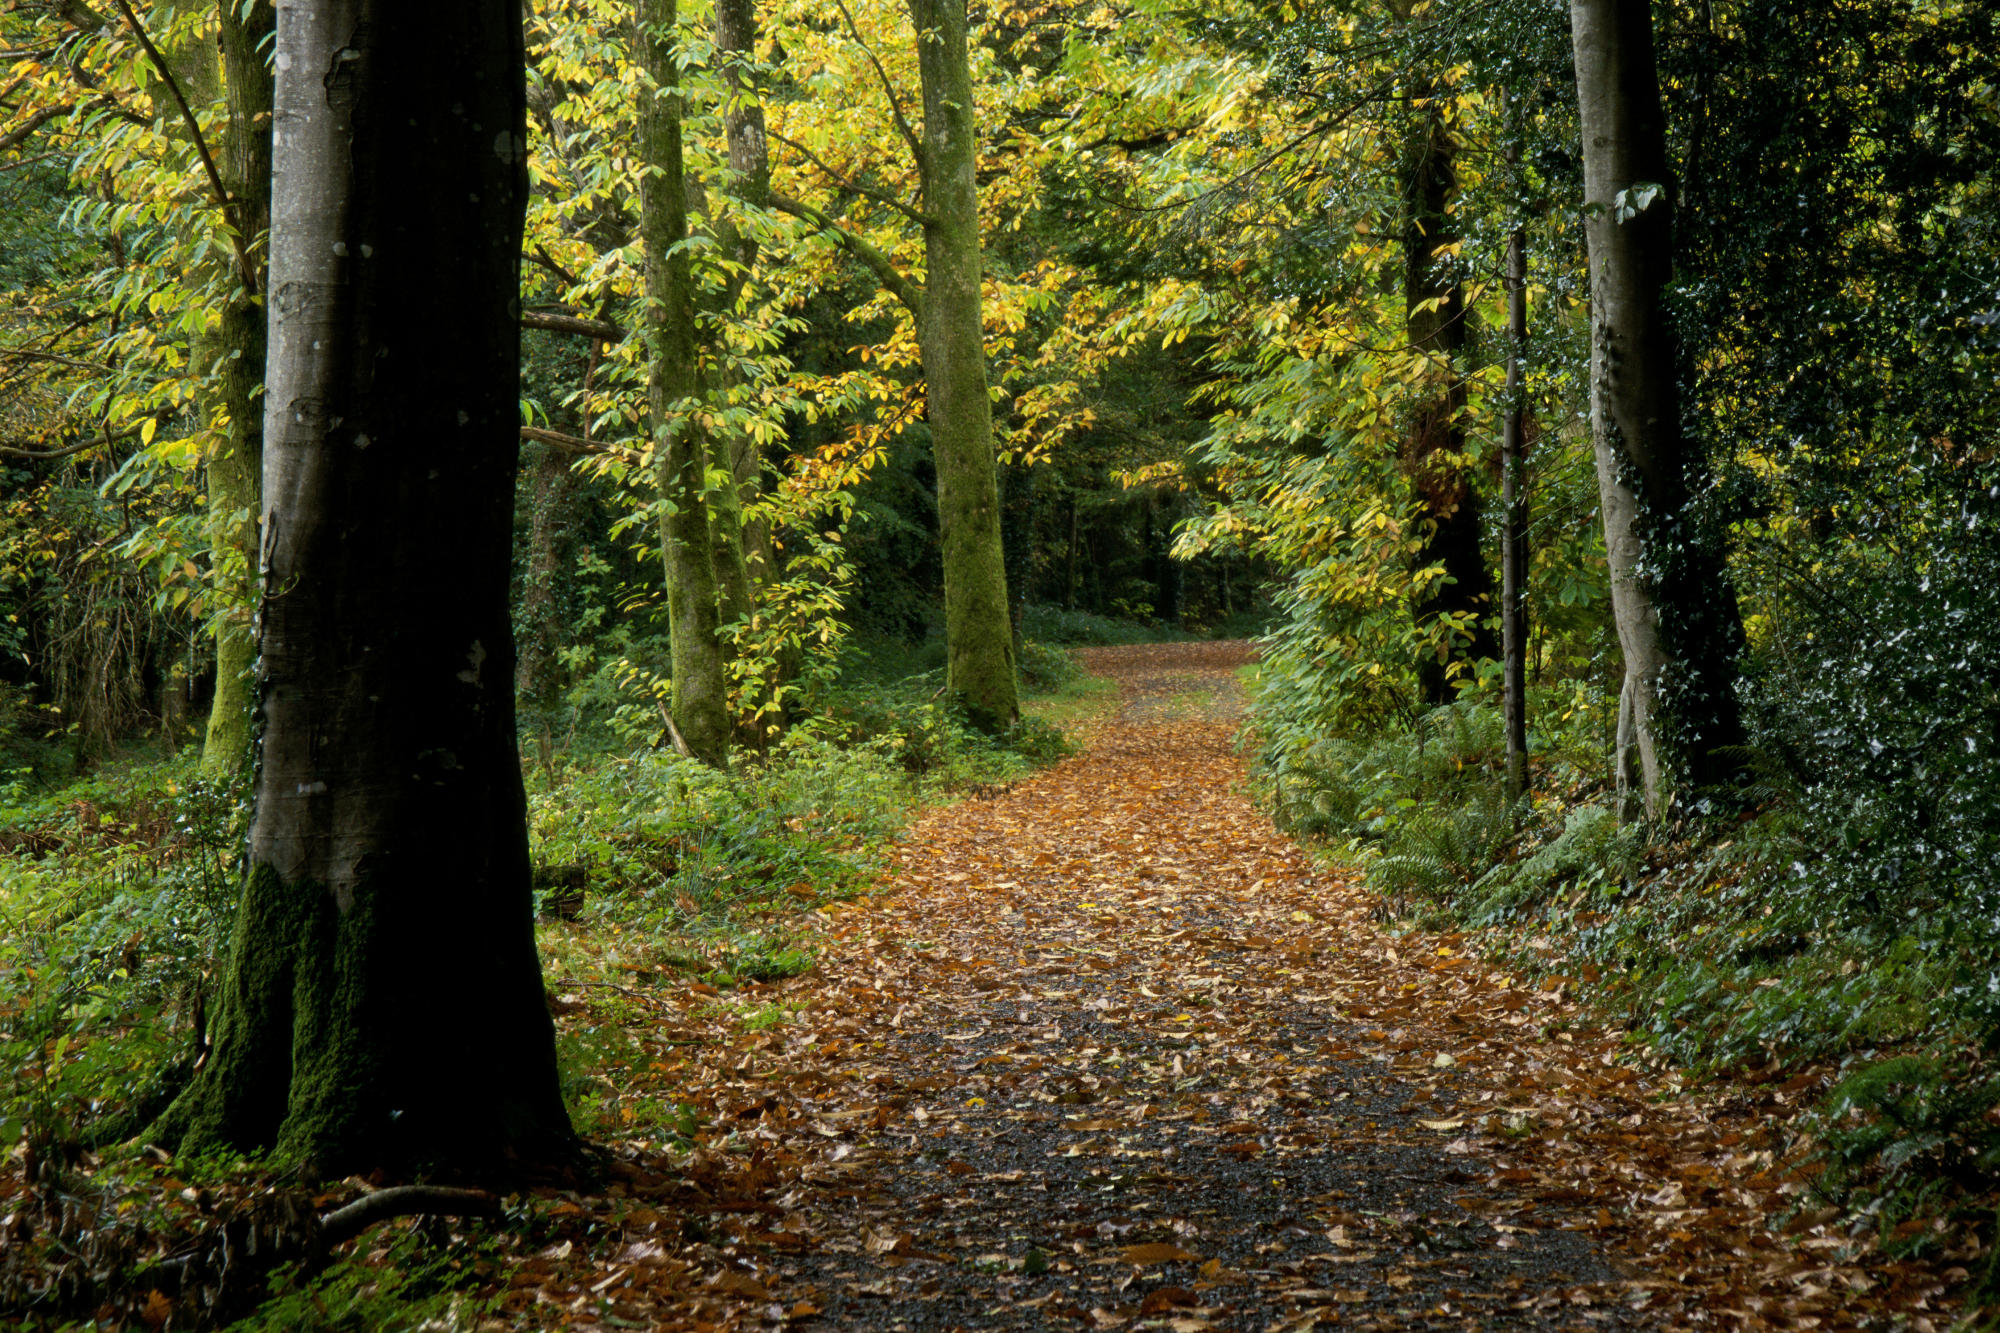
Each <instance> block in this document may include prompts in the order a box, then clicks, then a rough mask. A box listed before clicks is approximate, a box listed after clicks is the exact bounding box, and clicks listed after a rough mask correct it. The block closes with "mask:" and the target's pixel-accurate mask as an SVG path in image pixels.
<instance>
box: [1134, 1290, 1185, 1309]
mask: <svg viewBox="0 0 2000 1333" xmlns="http://www.w3.org/2000/svg"><path fill="white" fill-rule="evenodd" d="M1194 1304H1196V1300H1195V1294H1194V1293H1193V1292H1191V1291H1189V1290H1188V1289H1187V1288H1186V1287H1155V1288H1153V1290H1151V1291H1149V1292H1147V1293H1146V1299H1145V1300H1143V1301H1140V1302H1139V1313H1140V1314H1141V1315H1155V1314H1164V1313H1165V1312H1166V1311H1168V1310H1175V1309H1184V1308H1186V1307H1187V1306H1190V1305H1194Z"/></svg>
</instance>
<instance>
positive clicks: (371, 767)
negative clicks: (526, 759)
mask: <svg viewBox="0 0 2000 1333" xmlns="http://www.w3.org/2000/svg"><path fill="white" fill-rule="evenodd" d="M276 63H277V69H278V75H277V88H276V104H277V106H276V126H275V128H276V147H275V153H274V163H273V167H274V179H273V210H272V212H273V216H272V246H271V262H270V281H269V288H270V292H271V305H270V316H271V322H270V350H269V362H268V368H267V376H266V382H267V384H268V392H267V395H266V398H265V420H264V431H265V435H264V437H265V469H264V486H263V510H264V517H263V522H264V534H265V535H264V541H263V588H264V593H263V601H262V606H261V611H260V615H259V625H260V636H259V651H260V665H259V670H258V694H259V705H258V706H259V710H260V714H261V719H262V742H261V747H260V758H259V765H258V772H257V785H256V815H255V819H254V821H253V823H252V827H251V836H250V847H249V858H248V859H249V869H248V874H247V878H246V882H245V885H244V890H243V897H242V901H241V904H240V907H239V909H238V913H237V918H236V924H235V930H234V934H233V938H232V946H231V956H230V960H229V964H228V971H227V974H226V977H225V979H224V983H223V986H222V988H221V994H220V997H219V1000H218V1006H217V1012H216V1017H215V1021H214V1024H213V1044H212V1048H211V1050H210V1051H209V1054H208V1056H207V1059H206V1062H205V1064H204V1065H203V1066H202V1068H201V1071H200V1073H199V1074H198V1075H197V1077H196V1080H195V1082H194V1083H193V1084H191V1085H190V1087H189V1088H188V1090H187V1091H186V1092H185V1093H184V1094H183V1095H182V1097H181V1098H180V1100H179V1101H177V1102H176V1103H175V1105H174V1107H173V1108H172V1109H171V1110H170V1111H169V1112H168V1114H167V1116H166V1119H165V1121H164V1122H163V1124H162V1125H161V1126H160V1127H159V1130H160V1131H161V1132H163V1133H164V1134H165V1135H166V1136H168V1137H169V1138H172V1139H177V1140H178V1142H179V1145H180V1147H181V1148H182V1149H183V1150H184V1151H208V1150H217V1149H222V1148H230V1149H238V1150H251V1149H260V1148H267V1147H273V1146H275V1147H276V1148H277V1149H278V1150H279V1151H280V1152H282V1153H285V1154H288V1155H293V1156H297V1157H299V1158H302V1159H304V1160H305V1161H306V1162H307V1163H308V1164H309V1166H310V1168H311V1169H314V1170H317V1171H319V1172H322V1173H333V1174H340V1173H344V1172H347V1171H353V1170H368V1169H370V1168H372V1167H378V1166H379V1167H385V1168H388V1169H390V1170H407V1169H410V1168H412V1167H416V1166H430V1167H439V1168H445V1169H459V1170H492V1169H504V1168H507V1167H510V1166H518V1165H521V1164H523V1163H525V1162H531V1161H537V1160H544V1159H548V1158H551V1157H557V1156H563V1155H567V1154H568V1153H569V1152H570V1151H572V1149H573V1146H574V1139H573V1136H572V1131H571V1129H570V1125H569V1120H568V1117H567V1115H566V1113H565V1112H564V1110H563V1105H562V1099H561V1095H560V1092H559V1087H558V1081H557V1071H556V1060H555V1040H554V1027H553V1024H552V1023H551V1021H550V1018H549V1013H548V1007H547V1003H546V999H545V997H544V993H543V990H542V979H541V968H540V964H539V961H538V959H537V957H536V954H535V940H534V922H533V906H532V902H531V897H530V891H529V872H528V845H527V830H526V813H525V803H524V800H523V797H522V790H521V771H520V761H519V755H518V752H517V750H516V745H515V735H514V694H513V680H514V641H513V633H512V629H511V627H510V625H509V622H508V607H507V587H508V564H509V555H510V545H511V535H512V533H511V529H512V520H513V505H512V494H513V484H514V469H515V464H516V454H517V449H518V445H517V434H516V433H517V430H518V425H517V417H516V400H517V396H518V393H519V381H518V373H519V372H518V364H519V350H520V349H519V334H518V331H517V324H516V320H517V317H518V310H519V299H518V292H519V273H518V266H519V255H520V241H521V229H522V217H523V209H524V206H525V202H526V197H527V177H526V170H525V157H526V139H525V128H526V127H525V124H524V91H523V86H522V77H523V76H522V71H523V52H522V38H521V11H520V8H519V6H518V5H514V4H510V3H503V2H502V0H458V2H457V3H440V4H435V5H417V6H407V5H397V4H390V3H385V2H384V0H311V3H305V2H304V0H288V2H287V3H286V4H285V5H284V6H283V7H282V8H281V9H280V10H279V14H278V35H277V59H276Z"/></svg>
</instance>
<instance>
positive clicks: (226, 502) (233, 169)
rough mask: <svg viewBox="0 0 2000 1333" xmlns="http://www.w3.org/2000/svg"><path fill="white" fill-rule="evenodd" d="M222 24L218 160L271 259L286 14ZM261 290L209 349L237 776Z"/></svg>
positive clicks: (247, 695)
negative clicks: (273, 61)
mask: <svg viewBox="0 0 2000 1333" xmlns="http://www.w3.org/2000/svg"><path fill="white" fill-rule="evenodd" d="M216 9H217V12H218V14H219V16H220V22H221V33H220V36H221V42H220V45H221V49H222V77H223V96H224V97H225V99H226V100H227V106H228V119H227V121H226V122H225V124H224V126H223V130H222V142H221V144H220V145H219V148H220V152H219V155H218V156H219V161H218V165H219V166H220V168H221V172H222V183H223V185H224V186H225V187H227V189H228V190H229V193H230V195H231V197H232V198H233V199H234V200H235V204H236V207H235V217H234V219H233V221H234V224H235V225H236V226H239V227H241V228H243V230H244V232H245V233H246V235H245V236H244V242H245V245H246V247H247V248H248V249H249V252H250V254H251V256H252V257H253V258H261V257H262V255H263V253H264V251H263V239H262V238H263V236H264V233H265V232H266V231H267V230H268V229H269V227H270V225H271V68H270V64H269V56H268V54H267V52H268V47H267V45H266V43H268V42H269V40H270V38H271V34H272V32H273V30H274V29H275V27H276V26H277V18H278V16H277V11H276V10H274V9H272V8H271V6H270V5H269V4H267V3H265V2H264V0H257V3H255V4H253V5H252V6H251V7H250V8H249V9H248V10H245V9H244V8H243V7H242V6H241V5H240V4H238V3H236V2H235V0H221V3H220V4H218V5H217V6H216ZM252 280H253V282H254V285H255V288H256V289H257V290H252V289H251V288H250V287H249V286H248V285H245V286H239V287H238V288H237V289H236V291H235V292H234V294H233V295H232V296H231V297H230V299H229V301H228V302H227V303H226V304H225V305H224V306H223V307H222V311H221V318H220V320H219V321H218V325H219V326H218V328H217V330H216V334H215V340H214V343H213V345H212V347H211V348H210V349H208V351H207V352H205V353H204V354H205V355H213V356H214V357H215V358H216V359H217V363H218V365H219V367H220V377H221V383H220V386H219V394H218V402H217V403H216V407H217V408H218V409H219V411H220V414H221V415H222V416H224V417H226V418H227V419H228V422H229V426H228V432H227V434H226V435H225V436H224V438H223V439H222V440H221V441H220V442H219V444H218V446H217V448H216V450H215V452H214V454H212V455H211V456H210V457H209V460H208V538H209V546H210V549H211V550H212V551H213V552H214V556H213V559H214V566H215V573H214V586H215V595H216V597H217V599H218V600H219V601H220V602H221V603H222V608H223V615H222V617H221V619H219V620H218V622H217V628H216V632H215V699H214V702H213V703H212V704H211V705H210V707H209V713H208V734H207V738H206V739H205V740H204V741H203V743H202V750H201V763H202V767H203V768H204V769H206V770H207V771H208V772H210V773H228V772H232V771H234V770H235V769H237V768H238V767H240V766H242V765H243V764H245V763H246V762H247V760H248V758H249V754H250V718H251V711H252V708H253V706H254V700H253V699H252V685H253V682H252V680H251V668H252V667H253V665H254V664H255V662H256V658H257V641H256V635H255V633H254V631H253V629H252V626H251V624H250V609H251V605H252V603H253V602H254V601H255V599H256V595H257V508H258V491H259V489H260V486H261V484H262V473H263V455H264V405H263V404H262V403H261V402H259V401H258V396H257V395H258V390H259V389H261V388H262V387H263V384H264V303H263V294H262V291H261V288H262V287H263V274H262V271H261V268H260V269H259V270H258V271H256V272H255V273H253V275H252Z"/></svg>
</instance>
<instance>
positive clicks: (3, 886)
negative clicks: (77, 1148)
mask: <svg viewBox="0 0 2000 1333" xmlns="http://www.w3.org/2000/svg"><path fill="white" fill-rule="evenodd" d="M242 797H243V792H242V790H241V787H240V786H239V785H237V784H235V783H222V784H218V783H215V782H213V781H211V780H210V779H207V778H205V777H203V776H201V775H200V773H199V771H198V769H197V767H196V765H195V762H194V758H193V755H192V754H191V753H190V754H189V755H186V756H183V757H182V758H180V759H178V760H175V761H173V762H170V763H164V764H147V765H134V766H130V767H126V768H123V769H118V770H113V771H107V772H105V773H101V774H99V775H98V776H95V777H92V778H90V779H87V780H84V781H81V782H77V783H74V784H71V785H70V786H67V787H63V788H59V789H54V790H41V791H34V790H31V789H30V788H29V787H28V786H27V784H25V783H22V782H16V783H13V784H10V785H8V786H6V787H0V846H3V847H6V848H8V849H9V850H10V852H11V854H10V855H8V856H5V857H0V1015H4V1022H0V1026H4V1028H5V1030H6V1035H5V1037H4V1038H0V1079H4V1082H0V1143H7V1144H11V1143H12V1142H14V1141H15V1140H16V1139H17V1138H18V1136H19V1135H20V1134H21V1133H22V1131H23V1130H24V1129H25V1130H27V1131H28V1132H29V1133H31V1134H32V1135H36V1136H41V1137H44V1138H50V1139H54V1140H58V1141H74V1140H75V1139H77V1138H78V1137H98V1136H101V1135H102V1134H103V1133H105V1132H106V1128H107V1126H106V1125H99V1124H94V1123H93V1122H95V1121H97V1120H99V1119H100V1118H101V1117H103V1116H104V1115H105V1114H106V1112H108V1111H110V1110H111V1109H113V1108H126V1109H128V1110H134V1111H137V1112H146V1111H149V1110H151V1109H154V1107H153V1105H152V1104H153V1103H155V1102H157V1101H159V1100H160V1098H161V1096H162V1095H163V1094H164V1092H166V1091H170V1090H171V1089H170V1088H169V1087H167V1086H164V1085H162V1084H161V1082H160V1081H159V1080H160V1074H161V1071H162V1070H163V1069H166V1068H170V1067H171V1065H172V1064H173V1060H174V1057H175V1056H176V1055H177V1054H178V1053H179V1051H180V1050H181V1048H182V1047H183V1046H184V1044H185V1043H186V1042H187V1041H188V1039H189V1038H190V1037H191V1036H192V1035H193V1031H194V1027H195V1025H196V1023H197V1022H198V1021H199V1019H198V1016H199V1014H200V1013H201V1011H202V1008H203V1006H204V1003H205V998H206V997H205V995H204V990H205V987H206V986H207V984H208V980H207V979H208V977H209V976H210V975H211V974H212V972H213V970H214V966H215V962H216V959H217V958H218V956H219V955H220V952H221V950H222V949H223V947H224V946H225V944H226V941H227V933H228V929H229V925H230V916H231V912H232V911H233V908H234V905H235V897H236V859H237V855H238V851H239V848H240V847H241V845H242V837H243V831H244V806H243V801H242ZM130 1127H131V1128H137V1126H136V1125H132V1126H130Z"/></svg>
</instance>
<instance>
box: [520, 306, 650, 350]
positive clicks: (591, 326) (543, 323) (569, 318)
mask: <svg viewBox="0 0 2000 1333" xmlns="http://www.w3.org/2000/svg"><path fill="white" fill-rule="evenodd" d="M521 327H522V328H524V329H540V330H541V331H542V332H544V333H567V334H570V335H572V336H574V337H578V338H596V339H598V340H599V341H601V342H608V343H615V342H623V341H625V330H624V329H622V328H620V327H618V326H617V325H616V324H613V323H611V322H609V321H608V320H602V319H579V318H578V317H576V316H575V315H553V314H548V313H545V312H543V311H540V310H524V311H522V312H521Z"/></svg>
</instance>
